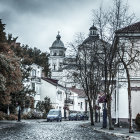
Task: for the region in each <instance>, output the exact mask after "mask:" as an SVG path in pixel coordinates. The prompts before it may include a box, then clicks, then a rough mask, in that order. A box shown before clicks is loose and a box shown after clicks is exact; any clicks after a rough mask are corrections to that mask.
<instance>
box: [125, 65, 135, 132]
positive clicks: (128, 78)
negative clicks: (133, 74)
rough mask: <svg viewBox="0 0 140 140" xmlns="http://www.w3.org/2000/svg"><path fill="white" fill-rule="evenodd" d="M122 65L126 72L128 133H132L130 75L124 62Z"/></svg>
mask: <svg viewBox="0 0 140 140" xmlns="http://www.w3.org/2000/svg"><path fill="white" fill-rule="evenodd" d="M124 67H125V70H126V74H127V81H128V108H129V133H134V130H133V124H132V108H131V85H130V75H129V70H128V68H127V66H126V64H125V63H124Z"/></svg>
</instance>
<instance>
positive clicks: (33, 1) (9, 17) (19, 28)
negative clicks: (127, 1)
mask: <svg viewBox="0 0 140 140" xmlns="http://www.w3.org/2000/svg"><path fill="white" fill-rule="evenodd" d="M136 1H138V0H133V7H134V6H135V3H136ZM102 2H103V5H105V6H108V5H109V4H111V2H112V0H0V18H2V19H3V23H6V32H8V33H12V34H13V36H18V37H19V38H18V41H19V42H21V43H23V44H28V45H29V46H31V47H34V46H35V47H37V48H40V49H41V50H43V51H46V50H47V51H48V50H49V47H50V46H51V44H52V43H53V41H54V40H55V37H56V35H57V31H58V30H59V31H60V34H61V36H62V41H63V42H64V44H66V43H67V42H71V41H72V40H73V36H74V34H75V33H76V32H85V34H88V29H89V27H90V26H91V25H92V12H91V11H92V9H97V8H98V7H99V5H100V4H101V3H102ZM137 9H138V10H137V11H139V7H137Z"/></svg>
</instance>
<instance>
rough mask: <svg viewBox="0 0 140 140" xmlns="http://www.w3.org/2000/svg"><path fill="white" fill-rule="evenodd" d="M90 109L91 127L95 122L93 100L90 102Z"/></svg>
mask: <svg viewBox="0 0 140 140" xmlns="http://www.w3.org/2000/svg"><path fill="white" fill-rule="evenodd" d="M89 109H90V121H91V125H94V120H93V107H92V103H91V100H89Z"/></svg>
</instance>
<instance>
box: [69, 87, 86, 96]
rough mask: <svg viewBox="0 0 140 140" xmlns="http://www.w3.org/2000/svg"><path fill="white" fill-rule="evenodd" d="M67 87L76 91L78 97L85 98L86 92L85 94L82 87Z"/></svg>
mask: <svg viewBox="0 0 140 140" xmlns="http://www.w3.org/2000/svg"><path fill="white" fill-rule="evenodd" d="M69 89H70V90H71V91H72V92H75V93H77V94H78V96H79V97H80V98H85V97H86V94H85V92H84V90H82V89H77V88H69Z"/></svg>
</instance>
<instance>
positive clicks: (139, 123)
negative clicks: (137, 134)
mask: <svg viewBox="0 0 140 140" xmlns="http://www.w3.org/2000/svg"><path fill="white" fill-rule="evenodd" d="M135 123H136V125H137V130H139V131H140V114H139V113H138V114H137V116H136V119H135Z"/></svg>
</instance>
